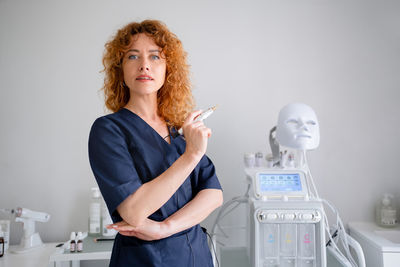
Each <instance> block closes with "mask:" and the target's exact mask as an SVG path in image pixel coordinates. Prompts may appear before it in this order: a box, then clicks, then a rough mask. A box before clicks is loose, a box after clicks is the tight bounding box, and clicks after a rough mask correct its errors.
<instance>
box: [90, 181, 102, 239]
mask: <svg viewBox="0 0 400 267" xmlns="http://www.w3.org/2000/svg"><path fill="white" fill-rule="evenodd" d="M88 224H89V225H88V226H89V231H88V235H90V236H101V229H102V225H101V224H102V219H101V194H100V190H99V188H98V187H93V188H92V199H91V201H90V205H89V223H88Z"/></svg>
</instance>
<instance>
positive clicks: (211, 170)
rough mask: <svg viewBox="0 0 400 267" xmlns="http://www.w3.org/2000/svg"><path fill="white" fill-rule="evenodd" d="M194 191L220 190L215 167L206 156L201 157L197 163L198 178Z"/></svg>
mask: <svg viewBox="0 0 400 267" xmlns="http://www.w3.org/2000/svg"><path fill="white" fill-rule="evenodd" d="M196 189H197V190H196V191H197V192H199V191H201V190H203V189H220V190H222V187H221V184H220V183H219V181H218V177H217V174H216V171H215V166H214V164H213V163H212V161H211V160H210V159H209V158H208V157H207V156H206V155H204V156H203V157H202V159H201V160H200V163H199V177H198V185H197V188H196Z"/></svg>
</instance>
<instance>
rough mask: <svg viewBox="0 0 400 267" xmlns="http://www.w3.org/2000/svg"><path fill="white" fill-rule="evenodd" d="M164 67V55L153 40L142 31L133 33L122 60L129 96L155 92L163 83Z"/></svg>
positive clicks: (165, 66)
mask: <svg viewBox="0 0 400 267" xmlns="http://www.w3.org/2000/svg"><path fill="white" fill-rule="evenodd" d="M166 68H167V65H166V60H165V57H164V55H163V54H161V48H160V47H158V46H157V45H156V43H155V42H154V40H153V39H152V38H151V37H148V36H147V35H146V34H144V33H139V34H136V35H134V36H133V39H132V43H131V45H130V47H129V48H128V51H127V52H126V53H125V55H124V58H123V60H122V70H123V73H124V81H125V84H126V85H127V86H128V87H129V89H130V93H131V96H132V95H148V94H152V93H157V91H158V90H159V89H160V88H161V86H162V85H163V84H164V81H165V72H166Z"/></svg>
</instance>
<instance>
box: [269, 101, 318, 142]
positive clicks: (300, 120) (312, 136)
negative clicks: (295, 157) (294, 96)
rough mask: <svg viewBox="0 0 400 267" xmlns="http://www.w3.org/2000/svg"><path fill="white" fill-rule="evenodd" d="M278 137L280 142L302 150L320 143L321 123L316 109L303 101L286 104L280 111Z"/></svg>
mask: <svg viewBox="0 0 400 267" xmlns="http://www.w3.org/2000/svg"><path fill="white" fill-rule="evenodd" d="M276 139H277V140H278V142H279V144H280V145H282V146H286V147H289V148H294V149H300V150H312V149H315V148H317V147H318V145H319V124H318V120H317V115H316V114H315V112H314V110H313V109H312V108H311V107H309V106H307V105H306V104H302V103H293V104H289V105H286V106H285V107H283V108H282V109H281V111H280V112H279V118H278V125H277V129H276Z"/></svg>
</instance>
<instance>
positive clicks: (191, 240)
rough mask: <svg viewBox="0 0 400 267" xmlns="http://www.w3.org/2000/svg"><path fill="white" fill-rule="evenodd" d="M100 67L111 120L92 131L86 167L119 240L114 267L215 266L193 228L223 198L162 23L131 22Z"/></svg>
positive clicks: (180, 58) (176, 49)
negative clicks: (180, 133) (103, 75)
mask: <svg viewBox="0 0 400 267" xmlns="http://www.w3.org/2000/svg"><path fill="white" fill-rule="evenodd" d="M103 65H104V70H105V83H104V88H103V89H104V93H105V100H106V106H107V108H108V109H110V110H111V111H113V112H114V113H112V114H109V115H106V116H103V117H100V118H98V119H97V120H96V121H95V122H94V124H93V126H92V129H91V132H90V136H89V159H90V164H91V167H92V170H93V173H94V176H95V177H96V180H97V183H98V185H99V187H100V190H101V192H102V195H103V197H104V199H105V201H106V203H107V207H108V209H109V211H110V213H111V215H112V218H113V221H114V224H113V225H111V226H109V227H112V228H114V229H116V230H117V231H118V232H119V234H117V236H116V239H115V242H114V247H113V251H112V256H111V261H110V266H119V267H121V266H135V267H136V266H146V267H149V266H171V267H172V266H173V267H177V266H182V267H183V266H184V267H188V266H196V267H205V266H213V264H212V259H211V253H210V251H209V248H208V246H207V236H206V234H205V233H204V231H203V230H202V228H201V227H200V226H199V223H200V222H201V221H202V220H204V219H205V218H206V217H207V216H208V215H209V214H210V213H211V212H212V211H213V210H214V209H216V208H217V207H218V206H220V205H221V204H222V202H223V197H222V191H221V186H220V184H219V181H218V178H217V177H216V174H215V168H214V165H213V164H212V162H211V161H210V159H209V158H207V156H205V155H204V154H205V152H206V149H207V141H208V138H209V137H210V136H211V130H210V129H209V128H207V127H206V126H205V125H204V124H203V123H202V122H196V121H195V118H196V116H198V115H199V114H200V113H201V111H195V112H191V110H192V108H193V99H192V94H191V88H190V83H189V78H188V75H189V71H188V65H187V63H186V53H185V52H184V51H183V48H182V44H181V42H180V41H179V40H178V39H177V37H176V36H175V35H174V34H173V33H171V32H170V31H169V30H168V29H167V28H166V26H165V25H164V24H162V23H161V22H159V21H154V20H146V21H143V22H141V23H131V24H128V25H126V26H125V27H123V28H122V29H120V30H119V31H118V32H117V34H116V36H115V37H114V38H113V39H112V40H111V41H110V42H108V43H107V44H106V51H105V54H104V57H103ZM179 128H182V129H183V134H184V136H185V137H184V138H183V137H182V136H179V134H177V129H179Z"/></svg>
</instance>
